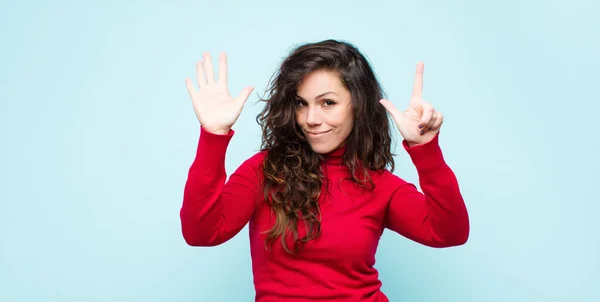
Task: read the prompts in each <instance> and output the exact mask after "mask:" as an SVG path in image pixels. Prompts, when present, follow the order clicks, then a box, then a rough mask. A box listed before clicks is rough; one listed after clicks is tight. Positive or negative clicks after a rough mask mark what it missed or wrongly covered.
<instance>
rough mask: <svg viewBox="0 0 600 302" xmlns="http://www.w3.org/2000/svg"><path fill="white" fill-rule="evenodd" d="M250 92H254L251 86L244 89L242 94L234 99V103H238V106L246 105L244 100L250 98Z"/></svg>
mask: <svg viewBox="0 0 600 302" xmlns="http://www.w3.org/2000/svg"><path fill="white" fill-rule="evenodd" d="M252 90H254V87H251V86H248V87H246V88H244V89H243V90H242V92H240V94H239V95H238V96H237V98H235V101H236V102H238V104H240V105H244V104H245V103H246V100H247V99H248V97H249V96H250V93H252Z"/></svg>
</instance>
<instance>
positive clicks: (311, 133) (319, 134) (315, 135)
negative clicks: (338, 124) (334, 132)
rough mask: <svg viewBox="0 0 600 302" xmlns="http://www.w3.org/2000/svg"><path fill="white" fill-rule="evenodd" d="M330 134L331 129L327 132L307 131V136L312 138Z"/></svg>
mask: <svg viewBox="0 0 600 302" xmlns="http://www.w3.org/2000/svg"><path fill="white" fill-rule="evenodd" d="M329 132H331V129H329V130H327V131H306V134H308V135H309V136H310V137H319V136H322V135H325V134H327V133H329Z"/></svg>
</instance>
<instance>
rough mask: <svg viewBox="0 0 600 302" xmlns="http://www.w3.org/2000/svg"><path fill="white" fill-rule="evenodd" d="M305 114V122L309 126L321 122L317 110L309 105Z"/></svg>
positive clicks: (317, 124)
mask: <svg viewBox="0 0 600 302" xmlns="http://www.w3.org/2000/svg"><path fill="white" fill-rule="evenodd" d="M306 115H307V116H306V124H307V125H308V126H309V127H314V126H319V125H320V124H321V123H322V122H323V121H322V119H321V116H320V113H319V110H318V109H317V108H315V107H312V108H311V107H309V108H308V110H307V113H306Z"/></svg>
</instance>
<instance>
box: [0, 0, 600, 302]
mask: <svg viewBox="0 0 600 302" xmlns="http://www.w3.org/2000/svg"><path fill="white" fill-rule="evenodd" d="M293 3H295V4H293ZM599 15H600V4H599V3H598V2H597V1H592V0H589V1H582V0H577V1H565V0H563V1H516V0H510V1H476V0H471V1H385V2H383V1H360V2H354V3H351V2H348V1H303V2H302V3H300V1H293V2H292V1H216V0H215V1H210V2H208V1H166V0H165V1H116V0H114V1H57V0H55V1H37V2H34V1H8V2H7V1H3V2H2V4H1V5H0V37H1V40H0V41H1V43H2V47H1V48H0V100H1V103H0V104H1V107H0V114H1V116H0V118H1V119H0V123H1V135H2V136H1V142H2V148H1V151H0V155H1V162H0V164H1V168H0V177H1V178H0V186H1V190H0V200H1V202H0V301H7V302H9V301H252V300H253V298H254V296H253V295H254V290H253V286H252V275H251V268H250V256H249V249H248V238H247V230H246V229H244V230H243V231H242V232H241V233H240V234H239V235H238V236H237V237H235V238H234V239H232V240H231V241H229V242H227V243H226V244H224V245H222V246H219V247H214V248H193V247H189V246H187V245H186V244H185V242H184V241H183V238H182V236H181V233H180V225H179V216H178V215H179V208H180V206H181V200H182V192H183V186H184V183H185V180H186V176H187V169H188V167H189V165H190V164H191V162H192V160H193V157H194V155H195V147H196V143H197V139H198V134H199V128H198V121H197V120H196V118H195V115H194V113H193V109H192V106H191V102H190V100H189V96H188V95H187V92H186V90H185V85H184V78H185V77H186V76H190V77H193V76H194V68H195V67H194V65H195V62H196V61H197V60H199V59H201V54H202V52H204V51H210V52H211V53H212V55H213V57H216V55H217V54H218V52H219V51H222V50H224V51H227V52H228V55H229V67H230V69H229V79H230V89H231V91H232V94H234V95H237V94H238V93H239V92H240V90H241V89H242V88H243V87H244V86H246V85H254V87H255V88H256V90H255V93H253V95H252V96H251V98H250V99H249V100H248V103H247V104H246V107H245V108H244V111H243V113H242V115H241V116H240V118H239V121H238V123H237V124H236V125H235V126H234V129H235V130H236V131H237V133H236V135H235V137H234V138H233V140H232V142H231V144H230V147H229V150H228V153H227V171H228V172H229V173H231V172H232V171H233V170H234V169H235V168H236V167H237V166H238V165H239V164H240V163H241V162H242V161H243V160H245V159H246V158H248V157H249V156H251V155H252V154H254V153H255V152H256V150H257V149H258V147H259V143H260V129H259V127H258V125H256V123H255V121H254V117H255V116H256V114H257V113H258V112H259V111H260V109H261V108H262V107H261V106H262V105H255V102H256V100H257V99H258V96H257V93H262V92H264V89H265V87H266V85H267V81H268V80H269V77H270V76H271V74H272V73H273V72H274V71H275V68H276V67H277V65H278V64H279V62H280V60H281V59H282V58H283V57H284V56H285V55H286V54H287V52H288V51H289V50H290V49H291V48H292V47H293V46H295V45H297V44H298V43H304V42H312V41H318V40H322V39H327V38H337V39H343V40H348V41H351V42H353V43H355V44H356V45H357V46H358V47H359V48H360V49H361V50H362V51H363V52H364V53H365V54H366V55H367V56H368V58H369V59H370V61H371V62H372V64H373V67H374V68H375V71H376V72H377V74H378V76H379V77H380V79H381V81H382V84H383V86H384V88H385V90H386V92H387V93H388V96H389V98H390V99H391V100H393V102H394V103H395V104H396V105H397V106H399V107H403V106H405V105H406V104H407V102H408V97H409V96H410V92H411V85H412V80H413V75H414V66H415V64H416V62H417V61H419V60H423V61H425V66H426V67H425V86H424V96H425V98H426V99H427V100H428V101H429V102H431V103H433V104H434V105H435V106H436V108H437V109H438V110H440V111H441V112H443V113H444V115H445V117H446V119H445V124H444V126H443V128H442V134H441V138H440V141H441V144H442V148H443V150H444V152H445V156H446V159H447V161H448V163H449V164H450V165H451V167H452V168H453V169H454V171H455V173H456V174H457V176H458V177H459V181H460V184H461V188H462V191H463V194H464V197H465V199H466V202H467V204H468V208H469V211H470V215H471V224H472V232H471V237H470V240H469V242H468V244H467V245H465V246H461V247H458V248H451V249H442V250H439V249H431V248H426V247H423V246H420V245H418V244H416V243H413V242H411V241H408V240H406V239H404V238H402V237H400V236H398V235H396V234H393V233H390V232H386V233H385V234H384V236H383V238H382V240H381V246H380V249H379V252H378V254H377V261H378V262H377V268H378V269H379V270H380V272H381V279H382V281H383V283H384V286H383V290H384V292H385V293H386V294H387V295H388V296H389V297H390V299H391V301H466V302H471V301H473V302H474V301H478V302H479V301H486V302H492V301H527V302H529V301H544V302H546V301H600V276H599V274H600V263H599V262H600V261H599V260H598V259H599V258H600V223H599V222H598V216H599V212H600V206H599V203H600V194H599V193H598V181H599V177H598V174H597V171H598V170H599V169H600V164H599V160H598V154H599V152H598V147H599V144H598V138H597V135H598V134H597V132H598V125H597V122H598V110H599V109H600V106H599V105H598V103H599V102H600V98H599V93H598V90H597V89H598V87H600V86H599V82H600V76H599V75H598V72H599V70H600V58H599V57H600V39H599V38H598V37H599V36H600V34H599V29H600V21H599V20H600V19H599ZM395 148H396V150H397V152H398V153H399V155H398V156H397V158H396V159H397V163H398V169H397V171H396V173H397V174H398V175H400V176H401V177H403V178H405V179H406V180H408V181H411V182H417V181H418V180H417V178H416V173H415V171H414V166H413V165H412V163H411V162H410V160H409V158H408V157H407V155H406V154H405V152H404V151H403V150H402V148H401V146H400V145H399V144H397V145H396V147H395Z"/></svg>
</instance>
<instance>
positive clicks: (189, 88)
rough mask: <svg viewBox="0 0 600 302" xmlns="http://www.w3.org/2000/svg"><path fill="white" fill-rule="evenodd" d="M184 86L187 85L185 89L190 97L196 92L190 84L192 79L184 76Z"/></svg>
mask: <svg viewBox="0 0 600 302" xmlns="http://www.w3.org/2000/svg"><path fill="white" fill-rule="evenodd" d="M185 87H187V91H188V93H189V94H190V97H192V96H194V93H195V92H196V87H194V84H192V80H191V79H190V78H185Z"/></svg>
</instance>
